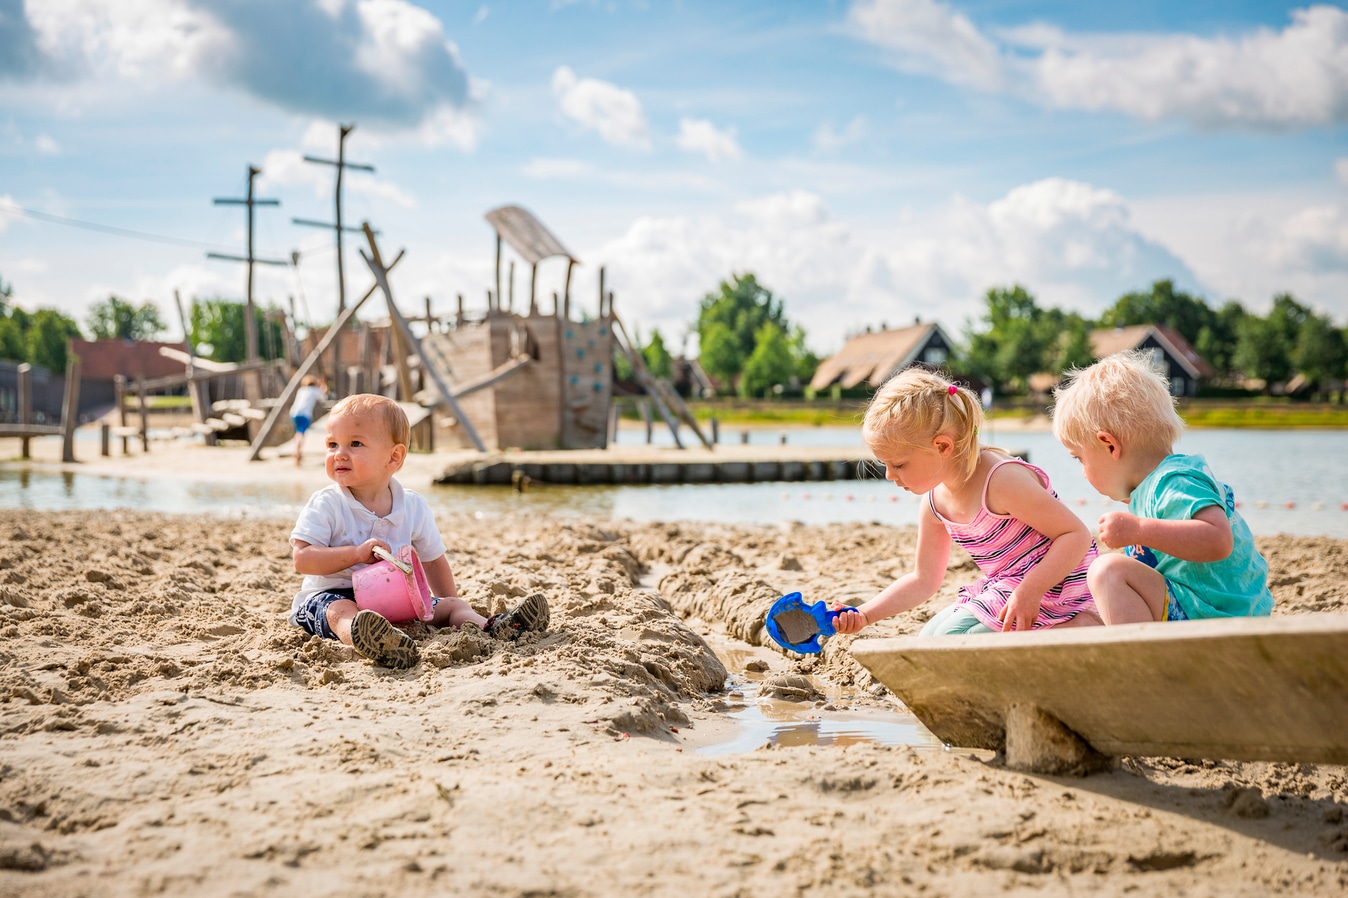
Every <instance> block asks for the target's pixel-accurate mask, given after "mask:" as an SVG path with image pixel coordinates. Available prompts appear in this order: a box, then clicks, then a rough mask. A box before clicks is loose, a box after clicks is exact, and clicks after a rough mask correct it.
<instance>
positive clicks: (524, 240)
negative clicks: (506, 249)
mask: <svg viewBox="0 0 1348 898" xmlns="http://www.w3.org/2000/svg"><path fill="white" fill-rule="evenodd" d="M486 218H487V221H488V222H490V223H491V226H492V227H493V228H495V229H496V233H497V235H498V236H499V237H501V238H502V239H504V240H505V242H506V243H509V244H510V245H511V247H513V248H514V250H515V252H517V253H519V254H520V255H521V256H523V257H524V261H526V262H528V263H529V264H530V265H537V264H538V263H539V262H541V261H543V260H544V259H548V258H551V257H552V256H566V257H567V258H568V259H570V260H571V261H573V262H579V261H580V260H579V259H577V258H576V257H575V256H573V255H571V253H569V252H567V249H566V247H564V246H562V242H561V241H560V240H558V239H557V238H556V237H554V236H552V232H551V231H549V230H548V229H547V228H545V227H543V223H542V222H541V221H539V220H538V219H537V218H534V215H533V213H532V212H530V211H529V210H528V209H524V208H521V207H520V206H502V207H501V208H499V209H493V210H491V211H490V212H488V213H487V215H486Z"/></svg>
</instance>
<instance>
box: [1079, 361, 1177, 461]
mask: <svg viewBox="0 0 1348 898" xmlns="http://www.w3.org/2000/svg"><path fill="white" fill-rule="evenodd" d="M1150 359H1151V356H1150V354H1149V353H1147V352H1144V351H1142V350H1137V349H1131V350H1128V351H1127V352H1118V353H1115V354H1114V355H1111V356H1107V357H1105V358H1103V359H1101V360H1100V361H1098V362H1096V363H1095V364H1094V365H1091V366H1090V367H1089V368H1081V369H1077V370H1073V371H1069V372H1067V376H1066V380H1065V381H1064V383H1063V385H1062V386H1060V387H1058V388H1057V389H1056V390H1054V391H1053V397H1054V405H1053V435H1054V436H1055V437H1057V438H1058V442H1060V443H1063V444H1064V445H1067V446H1071V447H1082V446H1087V445H1090V444H1091V443H1092V442H1093V441H1094V440H1095V435H1096V434H1097V433H1100V432H1101V431H1103V432H1105V433H1108V434H1112V435H1113V436H1115V437H1116V438H1118V439H1120V440H1122V441H1123V442H1125V443H1127V442H1132V443H1134V444H1135V445H1139V446H1140V447H1141V448H1144V449H1151V450H1166V451H1169V450H1170V449H1171V448H1172V447H1173V446H1174V445H1175V441H1176V440H1178V439H1179V438H1180V434H1181V433H1182V432H1183V430H1184V421H1183V420H1181V418H1180V416H1179V413H1178V412H1176V411H1175V397H1174V396H1171V395H1170V384H1169V382H1167V380H1166V378H1165V375H1164V374H1162V373H1161V372H1160V371H1158V370H1156V368H1155V367H1153V366H1152V364H1151V361H1150Z"/></svg>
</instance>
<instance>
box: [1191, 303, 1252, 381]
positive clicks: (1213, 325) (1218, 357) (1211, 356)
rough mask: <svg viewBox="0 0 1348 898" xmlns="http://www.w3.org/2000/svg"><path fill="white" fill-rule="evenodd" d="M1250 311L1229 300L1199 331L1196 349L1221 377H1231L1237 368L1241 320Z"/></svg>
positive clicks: (1195, 344)
mask: <svg viewBox="0 0 1348 898" xmlns="http://www.w3.org/2000/svg"><path fill="white" fill-rule="evenodd" d="M1248 316H1249V313H1248V312H1246V311H1245V307H1244V306H1242V305H1241V304H1240V303H1238V302H1236V301H1235V300H1228V301H1227V302H1226V303H1225V304H1223V305H1222V307H1221V308H1220V309H1218V310H1217V311H1216V313H1215V314H1214V315H1213V317H1212V321H1210V322H1209V323H1208V324H1205V325H1204V326H1203V327H1202V328H1200V329H1199V331H1198V340H1197V341H1196V342H1195V343H1194V349H1196V350H1198V354H1199V355H1201V356H1202V357H1203V358H1205V359H1207V360H1208V362H1209V363H1210V364H1211V365H1212V367H1213V368H1215V369H1216V370H1217V374H1218V376H1219V377H1224V378H1225V377H1230V376H1231V372H1232V371H1233V370H1234V369H1235V355H1236V343H1237V341H1238V338H1239V333H1240V322H1241V321H1243V320H1245V318H1246V317H1248Z"/></svg>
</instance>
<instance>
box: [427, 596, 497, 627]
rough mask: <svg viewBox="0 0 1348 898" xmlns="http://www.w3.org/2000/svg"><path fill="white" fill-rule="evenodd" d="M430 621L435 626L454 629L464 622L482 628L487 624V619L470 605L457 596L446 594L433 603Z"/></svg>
mask: <svg viewBox="0 0 1348 898" xmlns="http://www.w3.org/2000/svg"><path fill="white" fill-rule="evenodd" d="M431 623H433V624H435V625H436V626H437V627H454V628H456V629H457V628H459V627H462V626H463V625H464V624H472V625H473V626H475V627H477V628H478V629H479V630H482V629H485V628H486V626H487V619H486V618H485V617H483V616H482V615H480V614H478V613H477V612H476V611H474V610H473V606H472V605H469V604H468V603H467V602H465V601H464V600H463V599H461V598H459V597H458V596H446V597H444V598H442V599H440V601H438V602H436V603H435V616H434V617H433V618H431Z"/></svg>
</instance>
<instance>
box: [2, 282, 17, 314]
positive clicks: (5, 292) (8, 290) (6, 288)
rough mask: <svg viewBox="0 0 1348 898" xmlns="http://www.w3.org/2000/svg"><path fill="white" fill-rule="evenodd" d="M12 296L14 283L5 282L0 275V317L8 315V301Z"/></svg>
mask: <svg viewBox="0 0 1348 898" xmlns="http://www.w3.org/2000/svg"><path fill="white" fill-rule="evenodd" d="M13 298H14V285H13V284H7V283H5V279H4V278H3V277H0V318H4V317H6V316H7V315H9V301H10V300H11V299H13Z"/></svg>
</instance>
